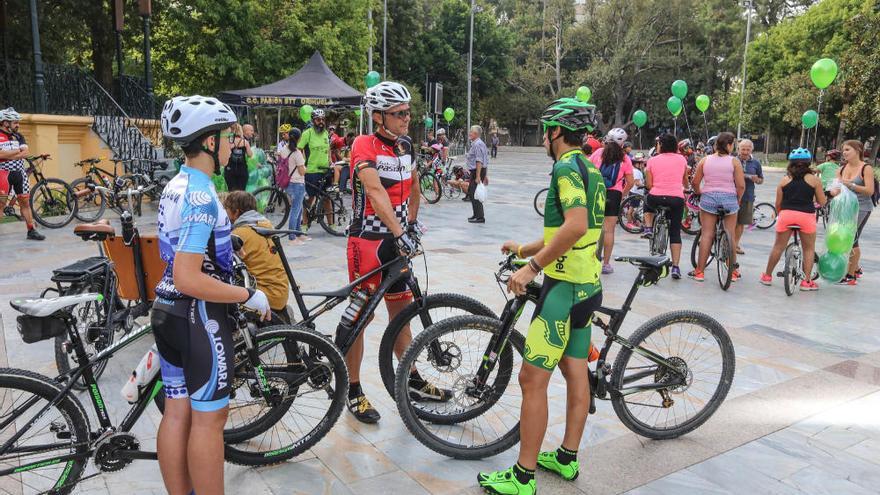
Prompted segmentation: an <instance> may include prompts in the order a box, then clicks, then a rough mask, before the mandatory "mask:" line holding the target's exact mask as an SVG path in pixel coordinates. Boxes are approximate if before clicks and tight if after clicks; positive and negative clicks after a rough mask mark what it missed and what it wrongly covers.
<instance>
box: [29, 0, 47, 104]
mask: <svg viewBox="0 0 880 495" xmlns="http://www.w3.org/2000/svg"><path fill="white" fill-rule="evenodd" d="M30 7H31V37H32V38H33V40H34V110H35V111H36V113H46V81H45V78H44V75H43V52H42V51H40V21H39V18H38V17H37V0H31V2H30Z"/></svg>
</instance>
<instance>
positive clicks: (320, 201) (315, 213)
mask: <svg viewBox="0 0 880 495" xmlns="http://www.w3.org/2000/svg"><path fill="white" fill-rule="evenodd" d="M274 176H275V174H274V173H273V174H272V177H274ZM331 177H332V175H330V174H328V175H325V176H324V177H323V178H322V179H321V181H320V182H319V184H318V189H319V191H320V192H319V193H318V194H317V195H316V196H315V200H314V201H312V204H311V205H309V198H308V197H307V198H306V200H305V202H304V205H303V215H304V219H307V222H306V223H305V226H306V228H309V227H311V225H312V222H314V221H315V220H317V221H318V223H319V224H320V225H321V227H322V228H323V229H324V230H325V231H327V233H328V234H330V235H333V236H336V237H344V236H345V235H346V234H345V233H346V231H347V230H348V225H349V223H350V222H351V211H350V210H349V209H348V208H346V206H345V201H344V200H343V197H342V193H341V192H339V189H338V188H333V187H332V186H330V185H328V184H327V181H328V179H329V178H331ZM273 180H274V179H273ZM253 194H254V198H256V200H257V211H259V212H260V213H262V214H263V215H264V216H265V217H266V218H267V219H268V220H269V222H270V223H271V224H272V226H274V227H275V228H276V229H280V228H283V227H285V226H286V225H287V220H288V218H289V217H290V197H288V196H287V193H286V192H284V190H282V189H281V188H279V187H277V186H275V185H271V186H265V187H261V188H259V189H257V190H256V191H254V193H253Z"/></svg>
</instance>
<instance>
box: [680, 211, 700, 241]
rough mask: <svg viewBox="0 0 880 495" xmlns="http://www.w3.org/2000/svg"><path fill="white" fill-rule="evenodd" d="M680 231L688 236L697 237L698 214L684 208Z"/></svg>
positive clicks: (698, 231)
mask: <svg viewBox="0 0 880 495" xmlns="http://www.w3.org/2000/svg"><path fill="white" fill-rule="evenodd" d="M681 230H683V231H684V232H685V233H686V234H688V235H698V234H699V233H700V212H699V211H693V210H691V209H690V208H688V207H687V206H685V209H684V217H683V218H682V222H681Z"/></svg>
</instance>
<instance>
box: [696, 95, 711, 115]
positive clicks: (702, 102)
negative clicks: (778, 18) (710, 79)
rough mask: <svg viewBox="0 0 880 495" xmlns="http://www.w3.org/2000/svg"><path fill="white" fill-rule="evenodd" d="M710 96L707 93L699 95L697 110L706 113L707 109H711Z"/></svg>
mask: <svg viewBox="0 0 880 495" xmlns="http://www.w3.org/2000/svg"><path fill="white" fill-rule="evenodd" d="M709 103H710V100H709V97H708V96H706V95H700V96H698V97H697V110H699V111H701V112H703V113H706V110H708V109H709Z"/></svg>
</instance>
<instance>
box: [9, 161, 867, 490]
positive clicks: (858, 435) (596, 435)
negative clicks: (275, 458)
mask: <svg viewBox="0 0 880 495" xmlns="http://www.w3.org/2000/svg"><path fill="white" fill-rule="evenodd" d="M548 172H549V158H547V157H546V156H545V155H544V154H543V153H542V152H540V151H539V150H536V149H530V150H526V149H508V148H502V150H501V151H500V153H499V156H498V159H497V160H493V161H492V163H491V165H490V169H489V174H490V185H489V199H488V202H487V205H486V219H487V221H486V224H484V225H473V224H469V223H467V217H469V216H470V205H469V204H466V203H463V202H462V201H460V200H447V199H443V200H441V201H440V202H439V203H438V204H435V205H427V204H425V205H422V207H421V209H420V218H421V219H422V221H423V222H424V223H425V224H426V225H427V228H428V231H427V234H426V235H425V237H424V239H423V240H424V247H425V249H426V253H427V255H426V259H427V269H428V272H429V277H426V274H425V268H424V265H423V264H422V262H421V260H418V261H417V263H416V264H415V267H416V274H417V276H419V277H420V281H421V284H422V287H423V288H424V287H425V286H426V285H427V286H428V290H429V291H430V292H458V293H462V294H465V295H469V296H472V297H475V298H477V299H479V300H481V301H483V302H484V303H486V304H487V305H488V306H490V307H491V308H492V309H493V310H495V311H496V312H500V310H501V308H502V307H503V305H504V302H505V299H504V295H503V294H502V292H501V291H500V290H499V289H498V287H497V286H496V284H495V279H494V277H493V273H494V271H495V270H496V269H497V267H498V262H499V261H500V260H501V255H500V251H499V247H500V245H501V243H502V242H503V241H504V240H506V239H515V240H519V241H528V240H533V239H537V238H539V237H540V235H541V225H542V223H541V222H542V221H541V218H540V217H539V216H538V215H537V214H536V213H535V211H534V210H533V208H532V198H533V196H534V194H535V193H536V192H537V191H538V190H539V189H541V188H542V187H545V185H546V183H547V180H548V176H547V173H548ZM766 177H767V180H766V183H765V184H764V185H762V186H758V197H759V200H765V201H772V199H773V197H774V195H775V187H776V184H777V183H778V181H779V179H780V178H781V177H782V171H781V170H773V171H767V173H766ZM154 207H155V204H154V205H151V206H148V207H146V208H145V214H144V216H143V217H142V218H140V219H139V220H138V225H139V227H140V228H141V230H142V232H145V233H150V232H155V229H156V225H155V209H154ZM107 216H108V218H113V220H114V224H115V225H117V229H118V221H117V219H116V218H115V214H113V213H108V215H107ZM72 229H73V227H72V226H68V227H66V228H64V229H60V230H54V231H53V230H45V229H44V230H43V233H44V234H46V236H47V240H46V241H45V242H42V243H36V242H28V241H25V240H24V227H23V225H22V224H4V225H0V252H2V257H0V324H2V329H3V332H0V366H11V367H21V368H27V369H30V370H33V371H37V372H40V373H44V374H46V375H49V376H54V375H55V374H56V371H55V365H54V359H53V351H52V344H51V343H50V342H40V343H37V344H33V345H25V344H23V343H22V341H21V338H20V337H19V335H18V333H17V331H16V328H15V315H16V313H15V312H14V311H13V310H12V309H11V308H10V307H9V305H8V301H9V300H10V299H12V298H14V297H19V296H34V295H37V294H39V292H40V290H41V289H42V288H44V287H46V286H47V285H49V284H50V282H49V278H50V276H51V271H52V269H53V268H58V267H60V266H63V265H66V264H68V263H71V262H73V261H75V260H77V259H80V258H83V257H86V256H92V255H95V254H96V252H97V247H96V245H95V244H94V243H86V242H83V241H80V240H79V238H77V237H75V236H74V235H73V234H72ZM316 229H318V227H316ZM773 236H774V234H773V232H772V231H758V230H755V231H750V232H746V234H745V237H744V243H743V248H744V249H745V251H746V254H745V255H744V256H741V257H740V264H741V266H742V273H743V276H744V278H743V280H742V281H740V282H738V283H735V284H733V286H732V287H731V289H730V290H729V291H727V292H723V291H722V290H721V289H720V288H719V287H718V284H717V282H716V281H715V278H714V276H715V275H714V269H713V270H711V271H708V272H707V277H706V282H705V283H703V284H698V283H696V282H693V281H691V280H688V279H686V278H685V279H683V280H679V281H673V280H671V279H665V280H663V281H662V282H661V283H660V284H659V285H658V286H657V287H652V288H647V289H643V290H642V291H640V293H639V295H638V298H637V299H636V301H635V304H634V308H633V311H632V312H631V313H630V314H629V316H628V318H627V321H626V323H625V325H624V329H623V334H624V335H629V334H630V333H631V332H632V331H634V330H635V329H636V328H637V327H638V325H640V324H641V323H642V322H644V321H646V320H648V319H649V318H651V317H653V316H655V315H658V314H660V313H663V312H666V311H669V310H672V309H694V310H698V311H703V312H706V313H708V314H710V315H712V316H713V317H714V318H716V319H717V320H718V321H720V322H721V323H722V324H723V325H724V326H725V328H726V329H727V331H728V332H729V334H730V336H731V337H732V339H733V342H734V345H735V348H736V376H735V379H734V382H733V386H732V388H731V391H730V393H729V395H728V397H727V400H726V401H725V403H724V404H723V405H722V406H721V408H720V409H719V410H718V412H717V413H716V414H715V415H714V416H713V417H712V418H711V419H710V420H709V421H708V422H707V423H706V424H705V425H703V426H702V427H700V428H699V429H697V430H696V431H694V432H692V433H690V434H688V435H686V436H684V437H682V438H680V439H677V440H671V441H652V440H648V439H645V438H642V437H639V436H636V435H635V434H633V433H632V432H630V431H629V430H628V429H626V428H625V427H624V426H623V425H622V424H621V423H620V422H619V420H618V419H617V417H616V416H615V414H614V412H613V410H612V408H611V405H610V404H609V403H607V402H599V404H598V412H597V414H596V415H594V416H590V418H589V419H588V422H587V430H586V434H585V437H584V440H583V443H582V444H581V448H580V460H581V475H580V477H579V478H578V479H577V480H576V481H575V482H563V481H560V480H559V479H557V478H554V477H551V476H549V475H547V474H546V473H542V472H539V473H538V487H539V493H541V494H542V495H550V494H583V493H586V494H591V495H599V494H615V493H632V494H646V495H647V494H690V493H693V494H707V493H749V494H765V493H767V494H770V493H772V494H797V493H809V494H818V493H829V494H863V493H864V494H868V493H878V490H880V488H878V487H880V415H878V413H877V411H878V410H880V337H878V324H877V318H876V316H875V315H876V314H877V306H874V305H875V304H877V296H876V294H877V293H878V290H880V215H874V216H873V217H872V218H871V219H870V221H869V223H868V225H867V227H866V228H865V235H864V236H863V237H862V241H861V244H862V252H863V258H862V266H863V268H864V271H865V276H864V277H863V278H862V279H861V282H860V285H859V286H857V287H844V286H836V285H832V284H829V283H828V282H825V281H821V280H820V286H821V289H820V290H819V291H818V292H804V293H796V294H795V295H794V296H792V297H787V296H786V295H785V291H784V289H783V287H782V283H781V280H780V279H776V280H775V281H774V285H773V286H772V287H764V286H762V285H760V284H759V283H758V276H759V274H760V272H761V271H762V270H763V267H764V264H765V263H766V260H767V255H768V253H769V251H770V248H771V246H772V243H773ZM313 237H314V240H313V241H311V242H309V243H307V244H306V245H304V246H301V247H290V248H289V249H288V251H287V254H288V258H289V260H290V263H291V265H292V267H293V269H294V271H295V274H296V276H297V277H298V281H299V282H300V284H301V285H302V287H303V289H304V290H330V289H334V288H338V287H341V286H343V285H345V284H346V283H347V282H348V279H347V272H346V261H345V239H342V238H332V237H329V236H328V235H326V234H325V233H323V232H321V231H316V232H314V233H313ZM691 242H692V237H691V236H687V235H685V236H684V251H685V253H689V252H690V247H691ZM818 244H819V245H820V246H821V245H822V243H821V241H820V242H819V243H818ZM614 252H615V254H619V255H624V254H633V255H645V254H647V241H644V240H642V239H640V238H639V237H638V236H636V235H630V234H626V233H625V232H623V231H622V230H618V233H617V244H616V246H615V249H614ZM683 258H684V259H686V257H685V256H683ZM682 267H683V271H687V270H689V269H690V268H689V263H688V262H687V261H684V260H683V263H682ZM685 268H687V270H685ZM615 269H616V271H615V273H614V274H612V275H607V276H603V286H604V305H605V306H610V307H615V306H618V305H619V304H620V303H621V302H622V300H623V297H624V296H625V294H626V291H627V290H628V289H629V286H630V284H631V283H632V281H633V279H634V277H635V275H636V270H635V268H633V267H631V266H629V265H622V264H616V265H615ZM341 309H342V308H339V307H338V308H337V311H335V312H334V313H333V314H332V315H325V316H323V317H322V318H320V319H319V320H318V328H319V329H320V330H322V331H323V332H324V333H332V332H333V329H334V328H335V327H336V323H337V322H338V315H339V313H340V311H341ZM526 314H527V315H530V314H531V309H527V310H526ZM385 323H387V315H386V314H385V310H384V308H381V309H380V310H379V311H378V314H377V317H376V320H375V322H374V323H373V324H372V325H371V327H370V329H369V330H368V334H367V337H368V344H367V355H366V358H365V361H364V367H363V381H364V388H365V390H366V392H367V395H368V397H369V398H370V399H371V401H372V402H373V404H374V405H376V407H377V409H379V411H380V412H381V413H382V420H381V421H380V422H379V424H377V425H363V424H360V423H358V422H357V421H355V420H354V418H353V417H351V416H350V415H349V414H348V413H347V412H343V415H342V417H341V418H340V420H339V422H338V423H337V424H336V426H335V427H334V429H333V431H331V432H330V434H328V436H327V437H326V438H324V439H323V440H322V441H321V442H320V443H319V444H318V445H317V446H315V447H314V448H313V449H311V450H310V451H309V452H308V453H307V454H305V455H303V456H301V457H298V458H296V459H294V460H292V461H289V462H286V463H283V464H280V465H276V466H271V467H266V468H260V469H248V468H244V467H240V466H233V465H227V468H226V486H227V493H247V494H249V495H257V494H264V493H265V494H269V493H272V494H291V493H296V494H300V493H301V494H347V493H356V494H383V495H387V494H407V495H409V494H413V495H417V494H429V493H430V494H437V495H440V494H443V495H446V494H476V493H480V492H481V491H480V489H479V488H478V487H477V484H476V474H477V472H478V471H480V470H489V469H500V468H504V467H507V466H509V465H511V464H512V463H513V462H515V460H516V448H514V449H511V450H510V451H507V452H504V453H502V454H499V455H497V456H495V457H493V458H488V459H484V460H481V461H457V460H452V459H447V458H445V457H442V456H440V455H439V454H436V453H434V452H432V451H430V450H428V449H427V448H425V447H423V446H422V445H421V444H420V443H419V442H418V441H416V440H415V439H414V438H413V437H412V436H411V435H410V434H409V432H408V431H407V430H406V428H405V427H404V425H403V423H402V422H401V420H400V419H399V417H398V414H397V410H396V408H395V406H394V403H393V401H392V399H391V398H390V397H388V395H387V393H386V392H385V390H384V388H383V387H382V385H381V379H380V377H379V376H378V371H377V368H376V364H375V363H376V362H377V361H376V359H377V358H376V354H377V350H378V344H379V340H380V338H381V332H382V329H383V328H384V324H385ZM526 324H527V322H526V319H525V318H523V320H522V321H520V323H519V325H518V328H519V330H520V331H521V332H525V330H526ZM596 334H599V332H594V339H595V340H596V341H598V338H597V335H596ZM598 336H601V335H598ZM150 343H151V342H150V341H149V339H142V341H140V342H137V343H136V344H134V345H132V346H130V347H129V348H128V349H126V350H124V351H122V352H120V353H119V354H118V355H117V356H116V357H115V358H114V359H113V360H112V361H111V362H110V365H109V367H108V370H107V371H106V372H105V374H104V376H103V377H102V379H101V381H100V385H101V388H102V390H103V391H104V395H105V398H106V400H107V402H109V404H110V409H111V413H113V415H114V418H115V419H116V420H119V419H121V414H122V413H123V411H125V410H127V407H126V404H125V402H124V400H123V399H122V398H121V397H120V396H119V393H118V391H119V389H120V388H121V385H122V383H123V382H124V380H125V379H126V378H127V376H128V374H129V373H130V371H131V369H132V368H133V367H134V366H135V365H136V364H137V361H138V360H139V359H140V356H141V355H142V354H143V353H144V352H145V350H146V349H147V348H148V347H149V345H150ZM550 393H551V411H550V425H549V428H548V433H547V437H546V439H545V443H544V447H545V448H547V449H552V448H556V447H557V446H558V445H559V443H560V441H561V438H562V434H563V432H564V416H565V410H564V397H565V389H564V381H563V380H562V378H561V375H560V374H558V373H557V374H556V375H555V376H554V379H553V382H552V383H551V390H550ZM81 399H82V400H83V401H85V402H88V399H87V398H86V397H85V396H84V395H83V396H82V397H81ZM87 408H88V405H87ZM158 420H159V414H158V411H157V410H156V409H155V408H152V407H151V408H150V410H149V413H148V415H147V416H146V417H145V418H142V420H141V421H140V423H139V424H138V425H137V427H136V428H135V431H134V433H135V434H136V435H138V437H139V438H140V440H141V445H142V446H143V447H144V448H145V449H154V448H155V431H156V427H157V426H158ZM93 424H94V422H93ZM92 472H94V469H93V468H92V467H90V468H89V470H88V471H87V473H86V474H89V473H92ZM77 493H84V494H107V493H109V494H126V495H128V494H151V493H156V494H160V493H164V490H163V485H162V480H161V477H160V475H159V469H158V465H157V464H156V463H155V462H151V461H137V462H135V463H133V464H132V465H131V466H129V467H128V468H126V469H125V470H124V471H122V472H118V473H106V474H103V475H101V476H98V477H95V478H92V479H90V480H87V481H85V482H83V483H82V484H81V485H79V487H78V489H77Z"/></svg>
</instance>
